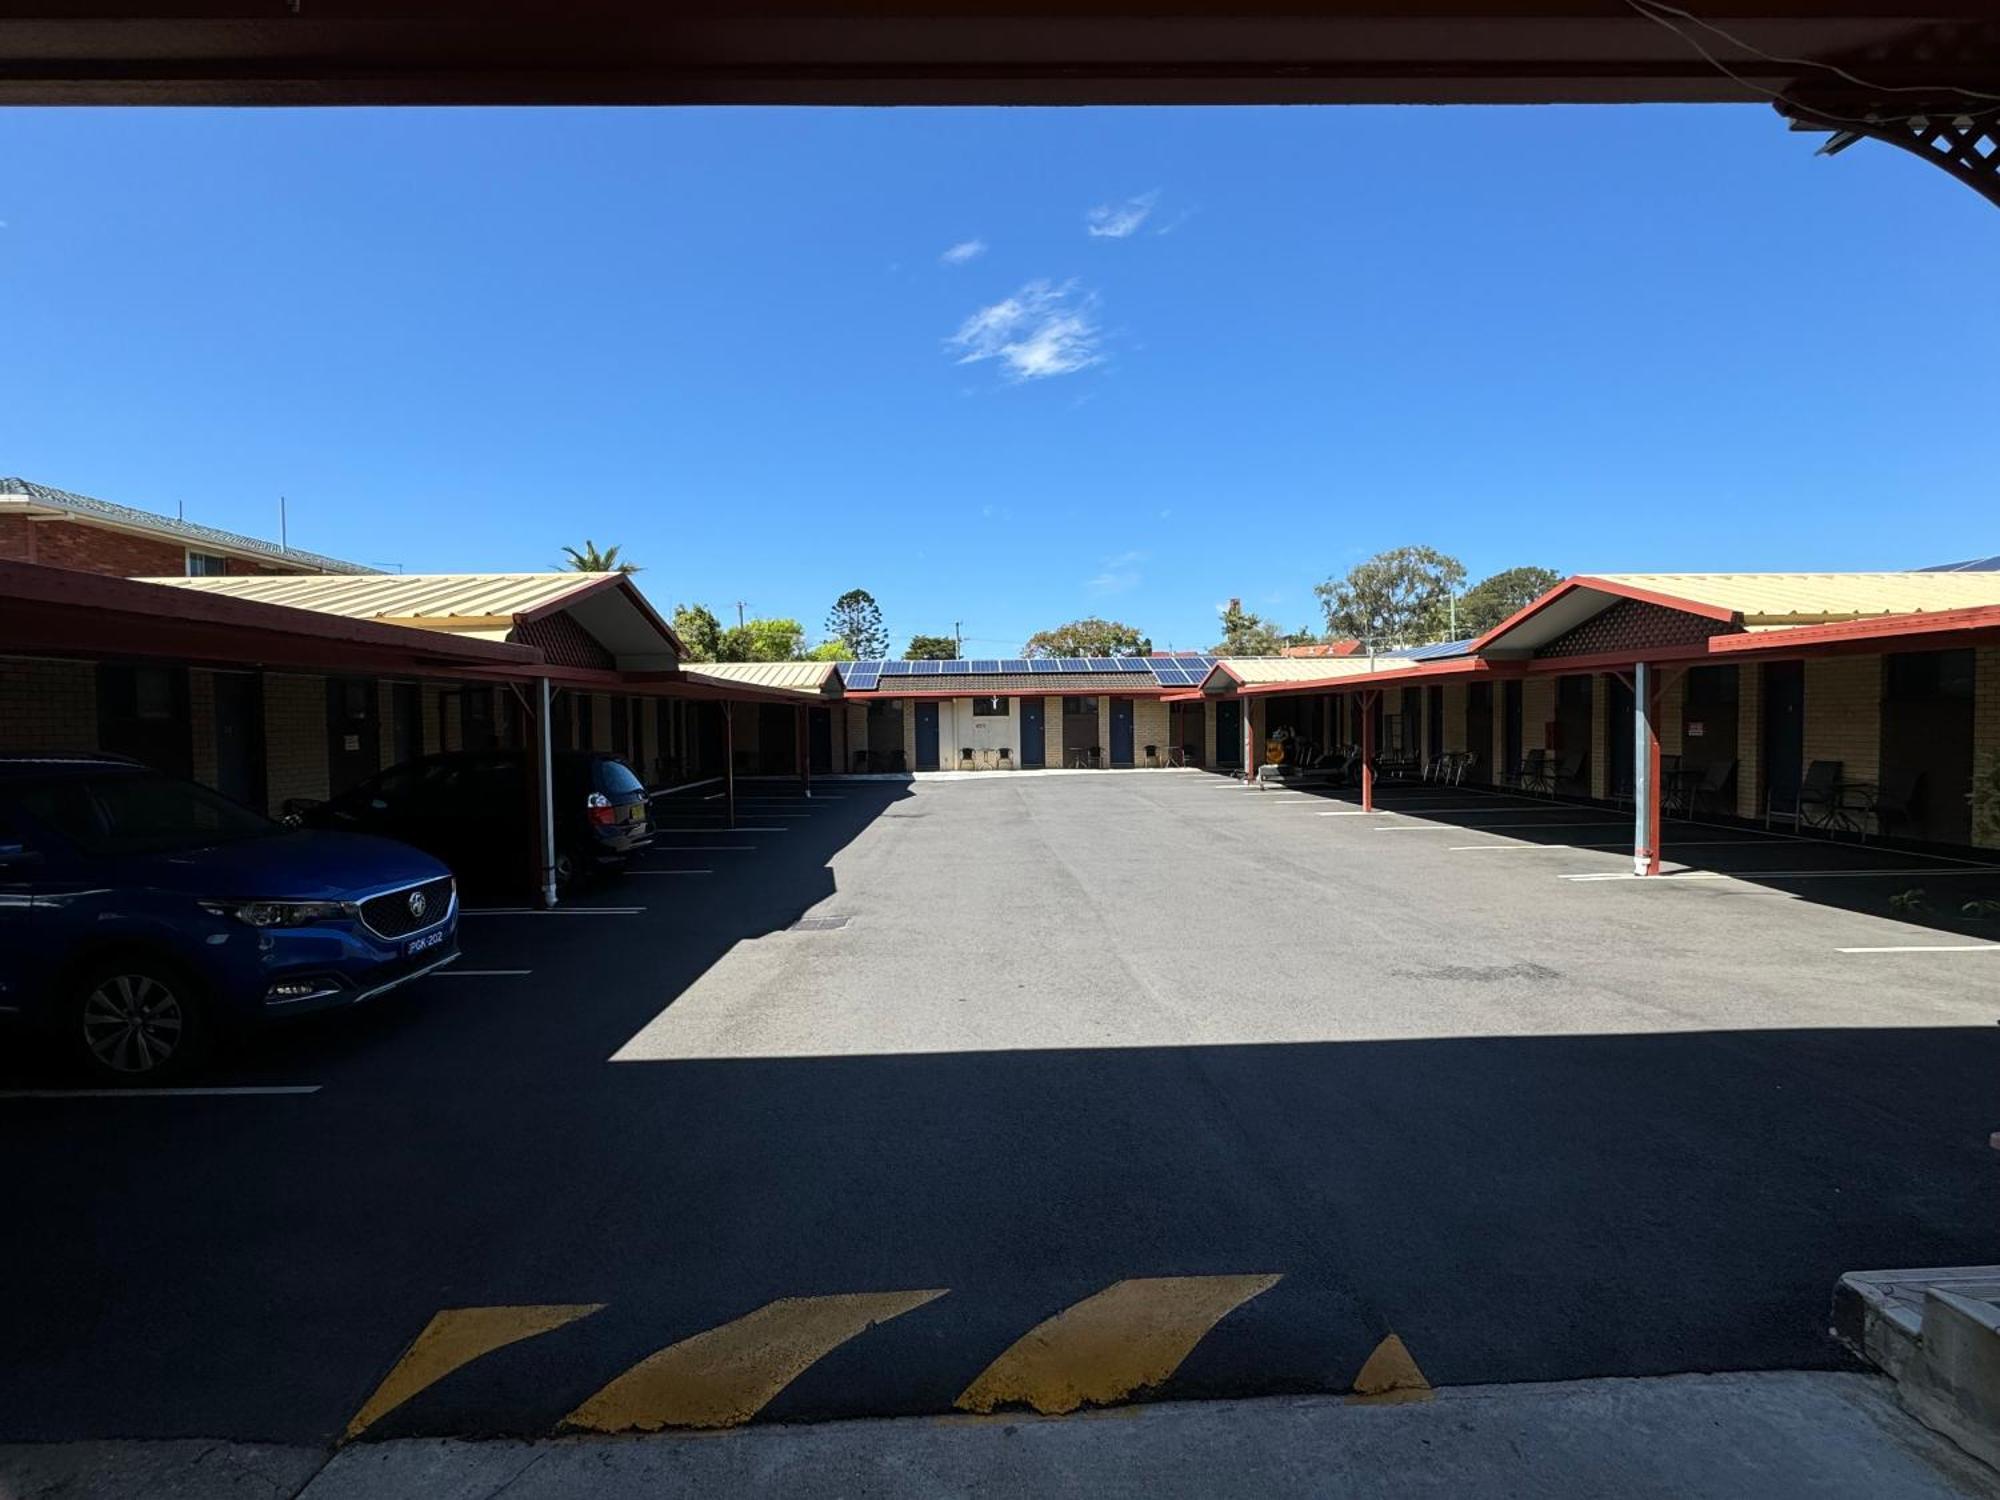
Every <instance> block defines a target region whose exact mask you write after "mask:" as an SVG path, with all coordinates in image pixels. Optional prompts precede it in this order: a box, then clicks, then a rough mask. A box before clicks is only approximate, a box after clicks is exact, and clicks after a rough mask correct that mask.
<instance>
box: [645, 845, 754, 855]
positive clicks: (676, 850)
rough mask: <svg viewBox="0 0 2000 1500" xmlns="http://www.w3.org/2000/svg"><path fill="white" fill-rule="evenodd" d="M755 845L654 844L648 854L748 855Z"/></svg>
mask: <svg viewBox="0 0 2000 1500" xmlns="http://www.w3.org/2000/svg"><path fill="white" fill-rule="evenodd" d="M756 848H757V846H756V845H755V844H713V845H710V846H708V847H703V846H702V845H700V844H655V845H653V847H652V848H650V849H648V850H647V851H646V852H647V853H648V854H750V853H753V852H755V850H756Z"/></svg>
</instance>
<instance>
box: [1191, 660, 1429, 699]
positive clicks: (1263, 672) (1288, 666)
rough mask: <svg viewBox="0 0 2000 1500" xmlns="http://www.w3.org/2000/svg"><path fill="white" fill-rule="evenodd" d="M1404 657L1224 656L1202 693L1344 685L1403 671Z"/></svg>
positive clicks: (1203, 683)
mask: <svg viewBox="0 0 2000 1500" xmlns="http://www.w3.org/2000/svg"><path fill="white" fill-rule="evenodd" d="M1409 667H1410V660H1409V658H1408V657H1387V656H1228V657H1224V658H1223V659H1222V660H1221V661H1218V662H1217V663H1216V664H1215V665H1214V666H1213V667H1212V668H1210V670H1209V673H1208V675H1207V676H1206V677H1204V678H1203V679H1202V680H1201V690H1202V691H1203V692H1204V693H1211V694H1220V695H1227V694H1229V693H1232V692H1234V691H1235V690H1236V689H1238V688H1245V689H1249V690H1252V691H1254V690H1256V689H1258V688H1270V687H1287V688H1291V687H1302V686H1306V685H1309V684H1315V683H1326V684H1328V685H1330V686H1344V685H1345V684H1347V683H1349V682H1351V681H1353V680H1354V679H1355V678H1356V677H1368V676H1372V675H1376V674H1379V673H1383V672H1392V671H1407V670H1408V669H1409Z"/></svg>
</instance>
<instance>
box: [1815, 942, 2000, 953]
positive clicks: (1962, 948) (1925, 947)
mask: <svg viewBox="0 0 2000 1500" xmlns="http://www.w3.org/2000/svg"><path fill="white" fill-rule="evenodd" d="M1833 951H1834V952H1835V953H2000V943H1905V944H1903V945H1902V946H1900V947H1893V948H1836V949H1834V950H1833Z"/></svg>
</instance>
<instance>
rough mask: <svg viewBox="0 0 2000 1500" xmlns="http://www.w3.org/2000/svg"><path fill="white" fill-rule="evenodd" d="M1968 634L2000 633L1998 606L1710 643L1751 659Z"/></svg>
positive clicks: (1722, 651)
mask: <svg viewBox="0 0 2000 1500" xmlns="http://www.w3.org/2000/svg"><path fill="white" fill-rule="evenodd" d="M1968 630H2000V604H1980V605H1974V606H1971V607H1969V608H1966V609H1937V610H1924V611H1922V612H1920V613H1911V614H1902V615H1875V616H1872V617H1870V618H1868V619H1865V620H1836V621H1834V622H1832V623H1830V624H1826V625H1792V626H1788V627H1786V628H1785V629H1782V630H1751V631H1745V632H1744V633H1743V634H1741V635H1725V636H1719V637H1717V638H1716V639H1715V640H1712V641H1710V642H1709V650H1710V651H1712V652H1714V653H1715V654H1717V655H1725V654H1726V655H1731V656H1742V655H1754V654H1758V653H1773V652H1775V653H1783V652H1787V651H1796V650H1797V649H1799V648H1800V647H1802V646H1835V645H1847V644H1851V643H1855V642H1862V641H1872V640H1897V639H1900V638H1902V637H1905V636H1912V635H1946V634H1955V633H1957V632H1960V631H1968Z"/></svg>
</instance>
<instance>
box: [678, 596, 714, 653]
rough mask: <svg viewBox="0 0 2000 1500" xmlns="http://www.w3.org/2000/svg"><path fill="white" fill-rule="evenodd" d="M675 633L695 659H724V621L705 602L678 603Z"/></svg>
mask: <svg viewBox="0 0 2000 1500" xmlns="http://www.w3.org/2000/svg"><path fill="white" fill-rule="evenodd" d="M674 634H675V635H677V636H679V637H680V638H681V644H682V645H683V646H686V647H687V648H688V656H689V657H690V658H691V659H693V660H695V661H720V660H722V622H721V621H720V620H718V619H716V618H715V614H714V612H713V611H711V610H710V609H709V608H708V606H707V605H705V604H676V605H675V606H674Z"/></svg>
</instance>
